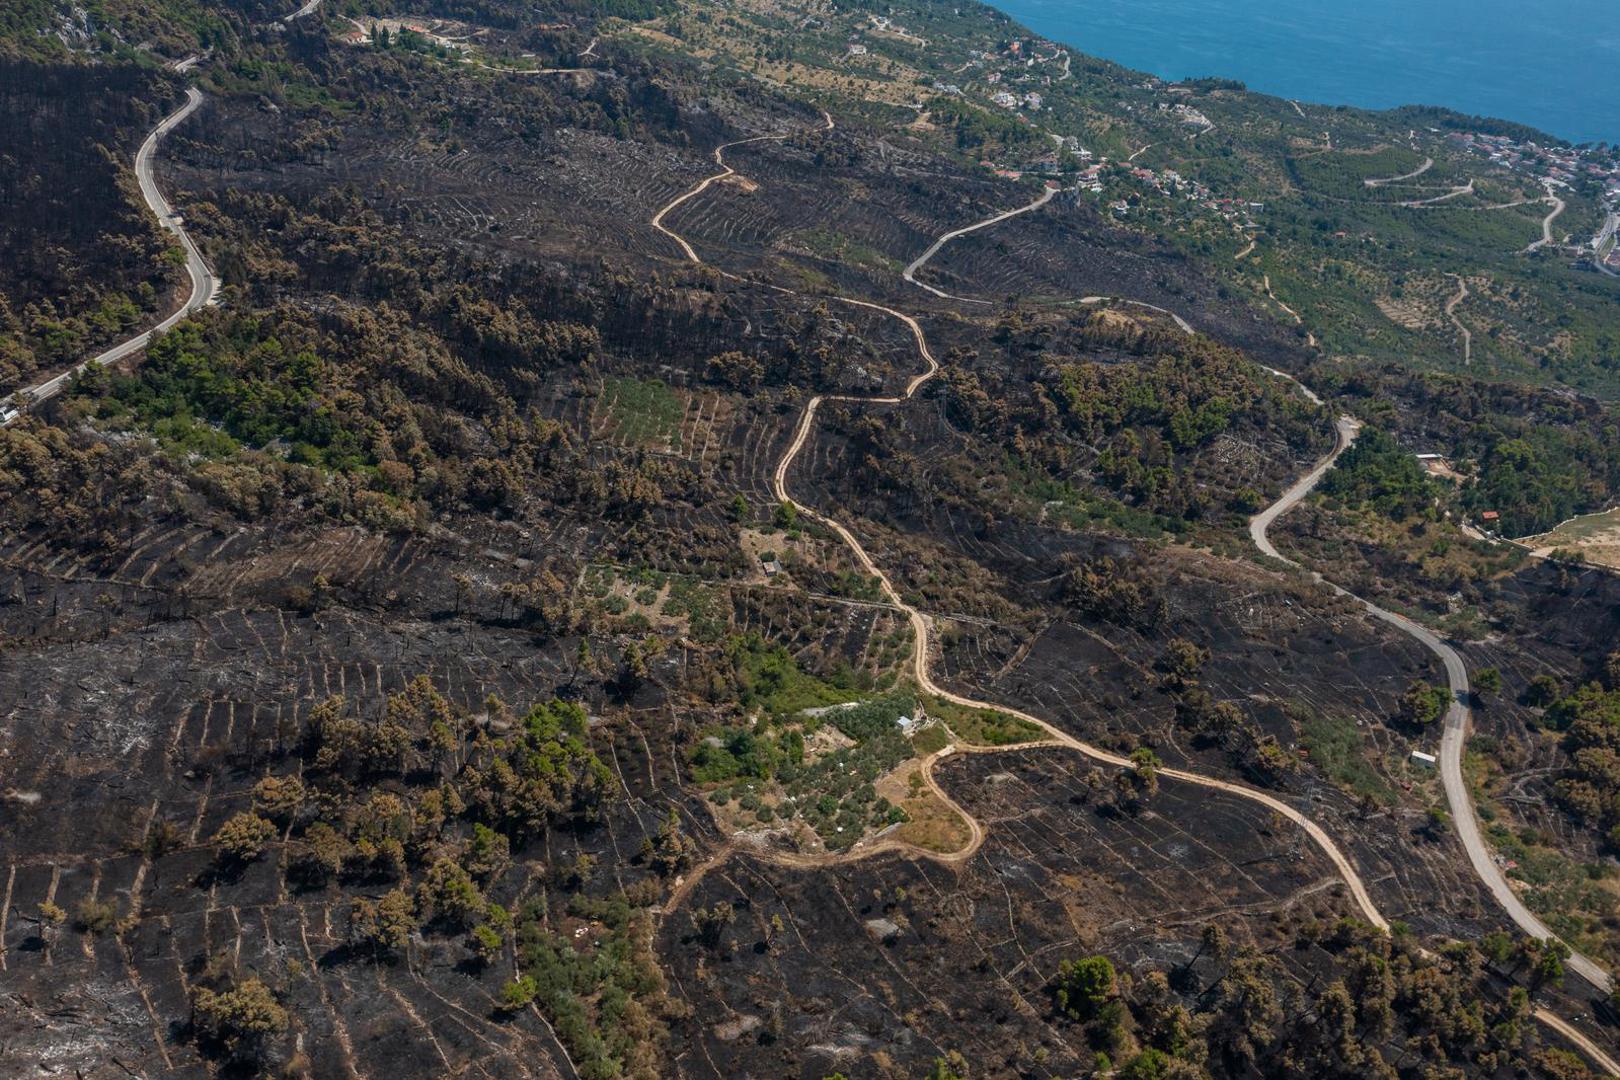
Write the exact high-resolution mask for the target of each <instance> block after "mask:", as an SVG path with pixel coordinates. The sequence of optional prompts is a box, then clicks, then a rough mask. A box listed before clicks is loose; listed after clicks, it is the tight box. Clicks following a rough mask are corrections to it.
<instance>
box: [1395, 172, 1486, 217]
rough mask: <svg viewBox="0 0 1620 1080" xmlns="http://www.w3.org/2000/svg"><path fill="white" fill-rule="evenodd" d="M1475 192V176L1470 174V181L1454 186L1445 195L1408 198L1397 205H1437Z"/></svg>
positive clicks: (1409, 208)
mask: <svg viewBox="0 0 1620 1080" xmlns="http://www.w3.org/2000/svg"><path fill="white" fill-rule="evenodd" d="M1431 190H1432V189H1431ZM1473 193H1474V178H1473V177H1472V176H1470V177H1469V178H1468V183H1466V184H1463V185H1462V186H1461V187H1454V188H1452V189H1451V190H1450V191H1448V192H1446V193H1445V194H1444V195H1436V196H1434V197H1432V198H1428V199H1408V200H1406V201H1405V202H1398V203H1396V204H1395V205H1396V206H1400V207H1404V208H1405V209H1408V210H1411V209H1414V208H1415V207H1419V206H1435V205H1437V204H1439V203H1443V202H1449V201H1450V200H1452V199H1455V198H1457V197H1459V196H1462V195H1472V194H1473Z"/></svg>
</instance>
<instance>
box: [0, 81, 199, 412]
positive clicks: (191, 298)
mask: <svg viewBox="0 0 1620 1080" xmlns="http://www.w3.org/2000/svg"><path fill="white" fill-rule="evenodd" d="M202 102H203V94H202V91H201V90H198V89H197V88H196V87H194V86H193V87H190V88H189V89H187V90H186V101H185V104H184V105H181V106H180V107H179V108H178V109H176V110H175V111H174V112H172V113H170V114H169V115H168V116H166V117H164V118H163V120H162V121H160V122H159V123H158V126H157V127H155V128H153V129H152V131H151V133H150V134H148V135H147V136H146V139H145V141H143V142H142V143H141V146H140V149H139V150H137V151H135V179H136V180H137V181H138V182H139V184H140V189H141V198H142V199H144V200H146V205H147V207H148V208H149V209H150V210H151V211H152V213H154V214H156V215H157V219H158V224H160V225H162V226H163V228H164V229H165V230H166V231H167V232H169V233H171V234H172V235H173V236H174V238H175V239H176V240H177V241H178V242H179V244H180V247H181V249H182V250H184V251H185V253H186V274H187V276H188V277H189V278H190V279H191V293H190V294H189V295H188V296H187V297H186V299H185V302H184V303H182V304H181V305H180V306H179V307H178V308H177V309H175V311H174V312H173V313H172V314H170V315H169V316H168V317H167V318H165V319H163V320H162V321H161V322H159V323H158V324H157V325H156V326H154V327H152V328H151V329H150V330H146V331H144V332H142V333H139V334H136V335H135V336H134V337H132V338H129V339H128V340H126V341H121V342H119V343H118V344H117V345H114V346H113V347H112V348H110V349H108V350H107V351H105V352H103V353H101V354H100V355H98V356H94V357H92V358H91V359H89V360H86V361H84V362H82V363H79V364H76V365H74V366H73V367H71V368H69V369H68V370H66V371H64V372H62V373H61V374H59V375H55V376H52V377H51V378H49V379H46V380H44V381H43V382H38V383H35V384H34V385H33V386H28V387H24V388H23V389H21V390H19V391H17V392H16V393H15V394H13V395H11V397H9V398H6V399H5V400H3V401H0V410H3V409H6V408H16V409H17V410H18V412H17V413H16V414H14V415H11V416H9V417H8V418H6V419H4V420H0V426H5V425H8V424H11V423H13V422H15V421H16V420H17V418H18V417H19V416H20V415H21V411H22V409H24V408H32V407H33V406H35V405H38V404H39V403H40V402H42V401H46V400H48V399H50V398H53V397H55V396H56V395H57V394H59V393H61V392H62V388H63V387H65V386H66V385H67V384H68V380H70V379H72V378H73V376H75V375H77V374H78V373H79V372H81V371H84V370H85V369H86V368H89V367H93V366H94V367H105V366H107V365H108V364H113V363H117V362H118V361H119V360H122V359H123V358H124V357H126V356H129V355H131V354H132V353H137V352H140V351H141V350H142V349H144V348H146V346H147V345H148V344H149V343H150V342H151V340H152V338H154V337H155V336H157V335H158V334H161V333H163V332H164V331H166V330H169V329H170V328H172V327H173V326H174V325H175V324H176V323H178V322H179V321H180V320H181V319H184V318H185V317H186V316H187V315H190V314H191V313H192V312H194V311H198V310H200V309H201V308H203V307H206V306H207V305H209V304H212V303H214V302H215V300H216V299H217V298H218V296H219V279H218V278H217V277H215V276H214V272H213V270H212V269H211V268H210V267H209V265H208V261H207V260H206V259H204V258H203V256H202V252H201V251H199V250H197V245H196V244H194V243H192V240H191V237H190V236H189V235H187V234H186V230H185V229H184V228H183V227H182V225H181V221H180V216H179V215H178V214H176V213H175V212H174V210H173V208H172V207H170V206H169V202H168V200H167V199H165V198H164V197H163V192H161V191H159V190H158V186H157V180H156V179H155V178H154V177H153V175H152V162H153V158H154V155H155V154H156V153H157V147H158V143H159V142H161V141H162V140H163V137H164V136H165V135H167V134H168V133H169V132H171V131H173V130H174V129H175V128H176V127H178V126H179V125H180V124H181V123H182V122H184V120H185V119H186V117H188V116H190V115H191V114H192V113H194V112H196V111H197V106H199V105H201V104H202ZM4 415H5V413H4V412H3V411H0V416H4Z"/></svg>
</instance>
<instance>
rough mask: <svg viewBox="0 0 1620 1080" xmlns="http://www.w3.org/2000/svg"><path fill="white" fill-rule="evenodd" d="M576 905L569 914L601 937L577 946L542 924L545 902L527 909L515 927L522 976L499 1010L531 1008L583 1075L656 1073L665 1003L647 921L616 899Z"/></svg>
mask: <svg viewBox="0 0 1620 1080" xmlns="http://www.w3.org/2000/svg"><path fill="white" fill-rule="evenodd" d="M576 901H577V903H575V904H573V905H571V910H573V911H576V912H578V913H579V914H580V915H583V916H585V917H587V918H590V919H591V920H592V921H593V922H595V923H597V924H599V925H601V926H602V927H604V929H605V932H603V933H600V934H592V935H588V936H586V937H585V938H584V939H583V940H582V939H580V938H578V937H575V936H573V935H568V934H563V933H560V932H558V931H556V930H554V929H552V928H551V927H550V926H549V925H548V919H547V916H546V910H545V907H546V906H545V903H544V900H543V898H542V899H540V900H535V901H531V902H530V903H529V904H527V905H525V907H524V910H523V911H522V913H521V914H520V915H519V918H518V925H517V946H518V952H519V955H521V956H522V958H523V974H522V975H521V976H520V977H518V978H517V979H515V980H513V981H512V982H510V983H508V984H507V985H506V986H505V987H504V988H503V989H502V993H501V1003H502V1006H503V1008H505V1009H506V1010H508V1011H515V1010H516V1009H518V1008H522V1007H524V1006H526V1005H528V1004H529V1003H531V1002H532V1003H533V1004H534V1005H536V1006H537V1007H538V1008H539V1009H540V1011H541V1012H542V1013H544V1014H545V1015H546V1017H547V1019H549V1020H550V1022H551V1025H552V1027H553V1028H554V1029H555V1030H556V1033H557V1037H558V1038H559V1039H560V1040H561V1041H562V1043H563V1045H565V1046H566V1047H567V1048H568V1054H569V1057H570V1059H571V1060H572V1061H573V1062H574V1064H575V1066H576V1068H577V1069H578V1071H579V1074H580V1075H581V1076H588V1077H613V1076H649V1075H656V1072H657V1067H656V1066H657V1063H658V1061H659V1053H660V1050H661V1049H662V1043H663V1042H664V1041H665V1039H666V1038H667V1036H668V1030H667V1028H666V1027H665V1024H664V1022H663V1018H664V1017H665V1015H667V1013H668V1011H669V1001H668V999H667V998H666V997H665V994H664V985H665V984H664V977H663V974H662V972H661V971H660V969H659V966H658V961H657V959H656V958H655V956H654V955H653V952H652V949H651V945H650V943H651V941H652V938H653V934H652V931H651V926H650V922H649V916H648V915H647V913H646V911H645V910H644V909H641V908H638V907H635V906H633V905H632V904H631V903H630V902H629V901H628V900H627V899H625V898H624V897H623V896H622V895H621V896H620V897H616V898H613V899H611V900H603V901H592V900H589V899H588V898H585V897H577V898H576Z"/></svg>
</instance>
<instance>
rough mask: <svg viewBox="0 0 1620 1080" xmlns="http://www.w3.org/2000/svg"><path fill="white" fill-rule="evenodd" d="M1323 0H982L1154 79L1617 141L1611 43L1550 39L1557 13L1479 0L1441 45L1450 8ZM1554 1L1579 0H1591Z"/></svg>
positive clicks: (1619, 53)
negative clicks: (1355, 6) (1283, 7)
mask: <svg viewBox="0 0 1620 1080" xmlns="http://www.w3.org/2000/svg"><path fill="white" fill-rule="evenodd" d="M1326 3H1327V0H1304V2H1303V3H1301V4H1300V5H1298V6H1299V8H1300V10H1299V11H1298V12H1297V13H1295V12H1294V10H1293V8H1292V7H1291V8H1290V11H1289V13H1288V14H1286V15H1283V14H1278V13H1277V11H1276V8H1277V5H1275V4H1272V5H1268V6H1267V7H1266V8H1265V9H1264V10H1257V9H1255V8H1253V7H1251V6H1249V5H1247V4H1244V3H1240V2H1238V0H1147V2H1143V0H993V2H992V3H991V4H990V6H991V7H993V8H994V10H996V11H997V12H998V13H1000V14H1001V15H1004V16H1006V17H1007V18H1009V19H1011V20H1012V21H1013V22H1014V23H1015V24H1017V25H1020V26H1022V27H1025V28H1027V29H1028V30H1030V31H1032V32H1033V33H1035V34H1038V35H1040V36H1041V37H1044V38H1046V39H1047V40H1049V41H1052V42H1055V43H1057V44H1059V45H1062V46H1064V47H1065V48H1069V49H1073V50H1075V51H1076V52H1078V53H1080V54H1083V55H1086V56H1090V57H1095V58H1099V59H1105V60H1107V61H1108V62H1110V63H1114V64H1118V65H1119V66H1120V67H1123V68H1125V69H1128V70H1130V71H1137V72H1142V73H1144V74H1149V75H1153V76H1156V77H1158V78H1161V79H1165V80H1166V81H1171V82H1175V81H1181V80H1185V79H1194V78H1219V79H1232V80H1236V81H1238V82H1241V83H1243V84H1244V86H1245V87H1246V88H1247V89H1248V90H1250V91H1252V92H1254V93H1257V94H1265V95H1268V96H1272V97H1276V98H1280V99H1283V100H1298V101H1301V102H1303V103H1304V104H1305V106H1306V107H1307V108H1311V107H1314V108H1316V109H1333V108H1337V107H1341V106H1348V107H1350V108H1355V109H1364V110H1368V111H1374V112H1389V111H1395V110H1400V109H1406V108H1416V109H1439V110H1444V111H1446V112H1450V113H1454V114H1456V115H1458V116H1464V117H1477V118H1480V119H1482V120H1487V121H1490V120H1494V121H1501V122H1506V123H1509V124H1514V125H1518V126H1521V127H1525V128H1531V129H1534V130H1536V131H1538V132H1541V133H1543V134H1544V135H1546V136H1548V137H1549V138H1551V139H1553V140H1555V141H1557V142H1560V143H1568V144H1570V145H1577V144H1580V143H1584V142H1596V141H1607V142H1610V143H1615V142H1620V95H1613V94H1610V95H1608V96H1609V97H1611V98H1613V99H1614V100H1613V101H1612V102H1610V103H1608V104H1606V105H1602V106H1601V107H1600V106H1599V104H1598V103H1602V102H1604V101H1605V92H1604V89H1603V87H1604V85H1605V79H1607V80H1608V85H1610V86H1612V85H1613V80H1614V79H1617V78H1620V47H1616V46H1614V45H1613V44H1610V43H1607V42H1596V43H1593V42H1585V43H1583V42H1581V41H1579V40H1578V35H1571V38H1570V40H1569V41H1567V42H1566V41H1560V40H1558V39H1557V34H1556V32H1555V31H1556V30H1557V21H1556V19H1552V18H1551V17H1550V16H1549V18H1548V19H1546V20H1543V22H1544V23H1545V22H1547V21H1551V22H1552V25H1551V26H1548V25H1539V26H1531V27H1526V25H1525V20H1523V19H1522V17H1518V16H1514V15H1512V13H1511V10H1510V9H1509V8H1507V7H1506V6H1505V0H1488V5H1489V4H1498V5H1501V6H1500V9H1499V10H1496V11H1488V12H1480V13H1478V14H1476V15H1473V16H1471V19H1470V23H1469V25H1467V26H1463V25H1457V26H1454V30H1455V31H1456V33H1454V34H1453V36H1452V38H1451V39H1450V41H1449V48H1447V49H1446V51H1444V52H1439V51H1436V49H1435V47H1434V42H1435V41H1437V40H1447V39H1444V38H1434V37H1431V36H1429V35H1428V33H1427V31H1428V30H1429V29H1430V28H1429V27H1428V26H1427V23H1428V22H1429V21H1435V22H1439V21H1442V17H1443V16H1445V15H1447V14H1448V10H1440V11H1426V12H1424V13H1421V17H1420V16H1419V15H1418V14H1413V9H1412V8H1410V7H1409V6H1407V5H1397V3H1396V0H1372V4H1371V7H1372V9H1373V10H1365V9H1363V10H1358V12H1357V13H1356V15H1355V16H1354V17H1353V18H1352V17H1351V16H1349V15H1346V14H1343V13H1342V9H1338V10H1337V11H1325V10H1324V11H1318V10H1316V6H1317V5H1319V4H1320V5H1325V4H1326ZM1562 3H1563V4H1564V5H1565V6H1566V7H1571V8H1584V7H1586V6H1591V5H1592V3H1593V0H1562ZM1380 5H1382V6H1380ZM1452 6H1454V5H1452ZM1565 14H1566V15H1567V16H1568V18H1569V19H1571V20H1578V19H1579V18H1580V17H1581V14H1580V12H1578V11H1572V12H1567V13H1565ZM1458 22H1459V23H1460V22H1461V20H1458ZM1492 27H1498V29H1495V30H1494V32H1493V30H1492ZM1527 34H1529V35H1531V37H1530V38H1527V37H1526V35H1527ZM1536 34H1539V35H1541V36H1540V37H1535V35H1536ZM1459 35H1471V36H1459ZM1408 37H1411V40H1408ZM1420 46H1421V47H1420ZM1561 65H1562V66H1561ZM1555 88H1557V89H1555Z"/></svg>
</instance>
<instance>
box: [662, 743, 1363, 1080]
mask: <svg viewBox="0 0 1620 1080" xmlns="http://www.w3.org/2000/svg"><path fill="white" fill-rule="evenodd" d="M1086 772H1087V766H1085V765H1084V763H1082V762H1081V761H1080V760H1079V759H1078V758H1077V757H1076V756H1075V755H1073V754H1071V753H1067V752H1060V751H1047V750H1041V751H1022V752H1017V753H1009V754H1005V755H1001V754H998V755H973V756H970V757H966V758H959V759H956V760H954V761H951V762H949V763H948V764H946V765H944V766H942V767H941V769H940V770H939V779H940V781H941V783H942V784H944V785H945V787H946V788H947V789H948V790H949V791H950V792H951V794H952V796H953V797H954V798H956V799H958V800H960V801H961V803H962V805H963V806H964V808H966V809H967V810H968V811H969V812H970V813H973V814H975V815H976V816H978V817H979V818H980V819H981V820H983V821H984V822H985V823H986V824H987V825H988V826H989V835H988V839H987V841H986V843H985V846H984V848H983V849H982V850H981V851H980V853H979V855H978V856H977V857H975V858H974V859H973V860H972V861H971V862H969V863H968V864H966V865H965V866H963V867H961V868H959V869H952V868H945V867H941V866H938V865H936V864H933V863H928V862H911V861H905V860H897V859H879V860H873V861H871V862H869V863H859V864H855V865H851V866H844V867H839V868H836V869H829V870H821V871H815V872H805V871H798V870H788V869H784V868H781V867H777V866H773V865H770V864H766V863H761V862H759V861H758V860H755V859H751V858H748V857H747V856H738V857H737V858H736V859H734V860H733V861H732V862H730V863H728V864H726V865H725V866H724V867H723V868H721V869H717V870H715V871H712V872H710V873H709V874H708V875H707V876H706V877H705V878H704V880H703V881H702V882H701V883H700V884H699V886H698V887H697V889H696V890H695V891H694V893H693V895H692V896H691V898H690V900H689V901H688V903H689V904H690V905H692V906H693V907H700V906H701V907H712V906H713V905H715V904H730V905H733V906H735V907H736V908H737V919H736V922H735V923H734V924H733V925H732V926H731V927H730V928H729V929H728V930H727V931H726V933H725V934H724V935H723V936H722V938H721V940H720V942H719V943H718V945H717V946H710V945H706V944H704V943H702V942H699V941H697V940H694V939H693V938H692V934H691V930H690V925H689V921H687V920H685V919H683V918H681V917H679V916H675V917H671V918H670V919H669V920H668V921H667V922H666V924H665V927H664V931H663V934H662V937H661V943H662V948H663V951H664V954H665V956H666V957H667V958H668V961H669V963H670V965H671V968H672V970H673V971H674V972H675V976H676V981H677V983H678V985H679V987H680V989H681V992H682V993H683V994H684V996H685V997H686V998H687V1000H688V1001H690V1002H691V1003H692V1005H693V1008H694V1012H693V1016H692V1019H691V1021H690V1022H689V1023H688V1024H687V1025H684V1030H683V1031H681V1032H678V1033H677V1035H678V1038H679V1036H680V1035H686V1036H687V1037H688V1039H689V1045H688V1048H687V1049H686V1051H685V1052H684V1053H683V1055H682V1056H681V1058H680V1066H681V1069H682V1072H683V1074H684V1075H692V1076H731V1075H738V1074H740V1073H743V1072H747V1073H749V1074H752V1075H777V1076H799V1077H820V1076H824V1075H827V1074H829V1073H831V1072H833V1071H842V1072H844V1073H846V1074H848V1075H851V1076H858V1075H870V1074H873V1073H875V1072H876V1071H877V1069H878V1068H879V1067H882V1066H883V1065H885V1064H887V1063H890V1062H892V1063H894V1064H895V1065H897V1066H899V1070H900V1074H901V1075H915V1074H916V1073H917V1072H919V1071H920V1070H921V1069H922V1068H923V1067H925V1066H926V1064H927V1063H928V1062H929V1061H930V1060H931V1059H932V1058H934V1057H937V1056H941V1055H942V1054H943V1053H945V1052H946V1051H949V1050H956V1051H960V1052H961V1053H963V1054H964V1055H965V1056H966V1057H967V1058H968V1059H969V1060H971V1061H974V1062H975V1064H976V1067H978V1068H981V1069H983V1070H984V1071H985V1073H986V1074H987V1075H1015V1074H1016V1075H1033V1076H1066V1075H1072V1074H1073V1070H1074V1069H1075V1068H1077V1067H1078V1066H1077V1060H1076V1059H1075V1058H1074V1057H1073V1056H1072V1053H1073V1051H1072V1050H1071V1049H1070V1047H1071V1045H1072V1044H1071V1040H1072V1038H1073V1033H1072V1031H1070V1030H1067V1028H1066V1025H1064V1024H1063V1023H1061V1022H1058V1021H1055V1020H1054V1019H1053V1016H1052V1004H1051V997H1050V991H1049V989H1048V984H1049V982H1050V980H1051V979H1052V977H1053V975H1054V974H1055V972H1056V970H1057V965H1058V962H1059V961H1060V960H1062V959H1065V958H1068V957H1070V956H1072V955H1074V954H1076V953H1092V952H1102V953H1106V954H1108V955H1110V956H1113V957H1116V958H1118V960H1119V962H1120V963H1121V964H1123V965H1124V966H1126V967H1129V968H1131V969H1133V970H1138V971H1140V972H1146V971H1148V970H1155V969H1156V970H1166V969H1169V968H1171V967H1172V966H1173V965H1176V964H1178V963H1181V962H1184V961H1186V960H1188V959H1190V958H1191V957H1192V956H1193V954H1194V953H1195V952H1196V950H1197V948H1198V937H1199V934H1200V932H1201V931H1202V929H1203V927H1204V926H1205V925H1207V924H1210V923H1218V924H1220V925H1222V926H1223V927H1226V928H1227V929H1228V930H1229V932H1230V933H1231V934H1232V935H1233V936H1234V939H1235V940H1238V941H1244V942H1253V943H1255V944H1259V945H1262V946H1266V945H1275V944H1277V943H1278V942H1279V941H1280V940H1281V939H1280V937H1279V935H1280V934H1281V933H1282V931H1281V930H1280V929H1279V928H1280V926H1281V924H1282V923H1283V921H1284V920H1285V919H1286V918H1287V917H1288V916H1290V915H1292V914H1298V913H1300V912H1309V913H1312V914H1317V915H1323V914H1325V915H1329V916H1330V917H1332V916H1333V915H1334V913H1338V912H1341V911H1343V910H1344V907H1343V900H1342V898H1341V897H1340V896H1339V895H1338V893H1339V885H1338V884H1337V883H1336V882H1337V879H1336V878H1335V877H1334V876H1333V875H1332V874H1331V872H1330V870H1329V869H1328V867H1327V866H1326V864H1325V861H1324V860H1323V859H1321V857H1320V856H1319V854H1318V853H1317V852H1316V850H1315V848H1314V847H1313V846H1312V845H1311V844H1310V843H1309V841H1307V840H1305V839H1304V838H1303V837H1302V836H1301V835H1299V834H1298V833H1297V832H1295V831H1293V830H1278V829H1275V828H1273V827H1272V826H1271V825H1270V823H1268V822H1267V821H1266V818H1265V815H1264V814H1263V813H1261V812H1259V811H1257V810H1256V809H1255V808H1254V807H1253V806H1252V804H1247V803H1244V802H1242V801H1241V800H1237V799H1231V798H1223V797H1220V796H1209V795H1207V794H1206V793H1203V792H1192V791H1188V790H1186V789H1182V790H1175V789H1173V788H1172V787H1169V786H1167V787H1165V788H1164V789H1163V790H1162V791H1161V792H1160V794H1159V795H1157V796H1155V798H1154V799H1153V800H1152V802H1151V805H1150V807H1149V808H1147V809H1145V810H1143V811H1142V812H1140V813H1139V814H1137V815H1134V816H1132V815H1129V814H1122V813H1114V812H1112V811H1107V810H1103V809H1101V808H1099V807H1098V806H1096V805H1095V799H1094V798H1093V795H1092V793H1091V789H1090V788H1089V787H1088V785H1087V784H1086V783H1085V775H1084V774H1085V773H1086Z"/></svg>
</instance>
